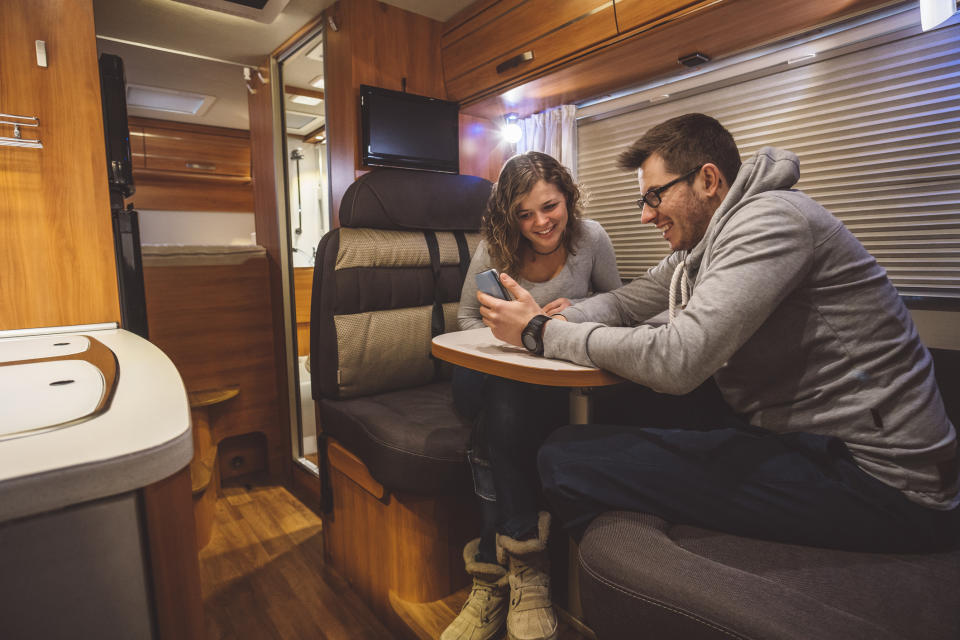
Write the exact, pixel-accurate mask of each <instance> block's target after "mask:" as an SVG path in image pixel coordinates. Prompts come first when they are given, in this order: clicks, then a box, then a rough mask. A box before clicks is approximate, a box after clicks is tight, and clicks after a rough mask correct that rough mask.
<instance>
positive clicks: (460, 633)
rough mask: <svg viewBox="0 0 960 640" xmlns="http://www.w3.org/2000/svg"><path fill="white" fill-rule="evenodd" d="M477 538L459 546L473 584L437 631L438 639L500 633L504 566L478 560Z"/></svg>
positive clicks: (484, 638) (484, 639)
mask: <svg viewBox="0 0 960 640" xmlns="http://www.w3.org/2000/svg"><path fill="white" fill-rule="evenodd" d="M479 548H480V538H475V539H473V540H471V541H470V542H468V543H467V546H465V547H464V548H463V562H464V563H465V564H466V567H467V573H469V574H470V575H471V576H473V588H472V589H470V595H469V596H468V597H467V601H466V602H464V603H463V607H462V608H461V609H460V613H459V615H457V617H456V618H454V619H453V622H451V623H450V626H449V627H447V628H446V629H445V630H444V632H443V633H442V634H441V635H440V640H490V639H491V638H499V637H501V636H502V635H503V625H504V622H506V619H507V593H508V591H509V587H508V584H507V569H506V568H505V567H502V566H500V565H499V564H495V563H491V562H478V561H477V560H476V557H477V550H478V549H479Z"/></svg>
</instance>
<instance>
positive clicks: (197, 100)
mask: <svg viewBox="0 0 960 640" xmlns="http://www.w3.org/2000/svg"><path fill="white" fill-rule="evenodd" d="M214 100H216V98H214V97H213V96H205V95H203V94H200V93H190V92H188V91H174V90H172V89H159V88H157V87H147V86H143V85H138V84H128V85H127V106H129V107H140V108H141V109H151V110H153V111H166V112H169V113H183V114H187V115H194V116H195V115H202V112H204V111H206V109H207V108H209V107H210V105H211V104H213V102H214Z"/></svg>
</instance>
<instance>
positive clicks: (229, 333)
mask: <svg viewBox="0 0 960 640" xmlns="http://www.w3.org/2000/svg"><path fill="white" fill-rule="evenodd" d="M267 277H268V273H267V260H266V258H264V257H260V258H251V259H249V260H247V261H246V262H244V263H243V264H240V265H209V266H147V267H145V268H144V285H145V287H146V293H147V321H148V323H149V326H150V341H151V342H153V343H154V344H155V345H157V346H158V347H159V348H160V349H161V350H163V352H164V353H166V354H167V356H169V357H170V359H171V360H172V361H173V364H174V365H176V367H177V370H178V371H179V372H180V375H181V377H183V382H184V384H185V385H186V387H187V391H191V392H194V391H204V390H209V389H219V388H224V387H239V389H240V394H239V395H238V396H237V397H236V398H233V399H232V400H230V401H229V402H227V403H224V404H223V405H222V406H221V407H218V408H217V410H216V411H215V412H212V414H211V415H212V416H213V417H212V421H211V424H212V431H213V433H214V439H215V440H216V441H217V442H221V441H222V440H223V439H224V438H228V437H232V436H236V435H241V434H246V433H251V432H257V431H259V432H262V433H263V434H264V435H265V437H266V440H267V460H268V467H269V469H270V472H271V473H272V474H274V475H275V476H277V477H280V476H281V475H282V474H283V473H284V468H285V464H286V461H287V459H289V458H290V448H289V435H288V434H289V429H288V428H287V426H286V424H287V423H280V422H278V418H277V415H278V404H279V403H278V401H277V387H276V378H277V369H278V367H277V365H276V361H275V359H274V349H273V346H274V345H273V329H274V327H273V321H272V317H271V310H270V307H269V305H268V304H266V301H267V300H269V298H270V289H269V286H268V280H267Z"/></svg>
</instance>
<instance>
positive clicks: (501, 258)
mask: <svg viewBox="0 0 960 640" xmlns="http://www.w3.org/2000/svg"><path fill="white" fill-rule="evenodd" d="M541 180H544V181H546V182H548V183H550V184H552V185H554V186H555V187H557V189H559V190H560V193H562V194H563V196H564V200H565V201H566V205H567V226H566V229H564V231H563V237H561V239H560V241H561V242H562V243H563V245H564V246H565V247H566V249H567V254H569V255H574V253H575V251H574V250H573V247H574V245H575V244H576V241H577V238H578V237H579V235H580V217H581V213H582V212H581V210H580V204H581V194H580V187H579V186H578V185H577V183H575V182H574V181H573V177H572V176H571V175H570V172H569V171H567V169H566V168H565V167H564V166H563V165H562V164H560V163H559V162H557V161H556V159H554V158H553V157H551V156H548V155H547V154H545V153H540V152H539V151H528V152H526V153H521V154H519V155H515V156H513V157H512V158H510V159H509V160H507V162H506V163H505V164H504V165H503V169H501V170H500V177H499V178H498V179H497V182H496V184H494V185H493V190H492V191H491V192H490V199H489V200H488V201H487V211H486V213H485V214H484V216H483V238H484V240H486V242H487V250H488V251H489V253H490V259H491V261H492V262H493V264H494V266H496V267H497V268H498V269H499V270H500V271H503V272H506V273H509V274H510V275H511V276H514V277H516V276H517V275H518V270H519V269H518V268H519V266H520V258H521V256H522V255H523V251H522V246H523V244H524V243H526V244H527V245H529V244H530V241H529V240H527V239H526V238H524V237H523V235H522V234H521V233H520V220H519V219H518V218H517V214H518V212H519V210H520V201H521V200H523V198H524V197H526V195H527V194H528V193H530V190H531V189H533V187H534V186H535V185H536V184H537V183H538V182H540V181H541Z"/></svg>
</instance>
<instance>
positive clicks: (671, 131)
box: [617, 113, 740, 185]
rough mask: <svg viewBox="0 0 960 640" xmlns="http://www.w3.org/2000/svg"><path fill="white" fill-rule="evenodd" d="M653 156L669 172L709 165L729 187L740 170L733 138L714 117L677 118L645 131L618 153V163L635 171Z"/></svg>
mask: <svg viewBox="0 0 960 640" xmlns="http://www.w3.org/2000/svg"><path fill="white" fill-rule="evenodd" d="M654 153H656V154H657V155H659V156H660V157H661V158H663V162H664V165H665V168H666V169H667V171H669V172H670V173H676V174H682V173H686V172H687V171H690V170H692V169H693V168H694V167H696V166H697V165H699V164H706V163H708V162H712V163H713V164H715V165H717V167H719V169H720V172H721V173H722V174H723V177H724V178H726V179H727V184H728V185H729V184H732V183H733V181H734V180H735V179H736V177H737V172H738V171H740V152H739V151H738V150H737V143H736V142H734V140H733V136H732V135H730V132H729V131H727V130H726V129H724V128H723V125H722V124H720V123H719V122H717V121H716V120H715V119H714V118H711V117H710V116H705V115H703V114H702V113H688V114H686V115H682V116H677V117H676V118H671V119H670V120H667V121H666V122H663V123H661V124H658V125H657V126H655V127H653V128H651V129H649V130H647V132H646V133H644V134H643V136H642V137H641V138H640V139H639V140H637V141H636V142H634V143H633V144H632V145H630V148H629V149H627V150H626V151H624V152H623V153H621V154H620V156H619V157H618V158H617V164H618V165H619V166H620V168H621V169H623V170H625V171H636V170H637V169H638V168H640V166H641V165H642V164H643V163H644V162H646V160H647V158H649V157H650V156H651V155H653V154H654Z"/></svg>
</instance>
